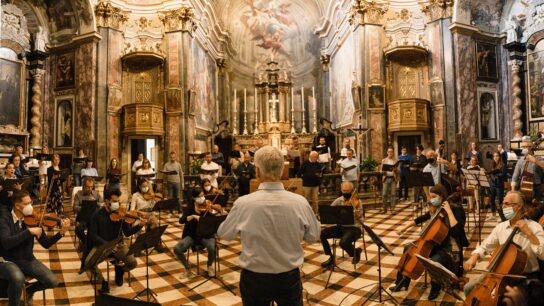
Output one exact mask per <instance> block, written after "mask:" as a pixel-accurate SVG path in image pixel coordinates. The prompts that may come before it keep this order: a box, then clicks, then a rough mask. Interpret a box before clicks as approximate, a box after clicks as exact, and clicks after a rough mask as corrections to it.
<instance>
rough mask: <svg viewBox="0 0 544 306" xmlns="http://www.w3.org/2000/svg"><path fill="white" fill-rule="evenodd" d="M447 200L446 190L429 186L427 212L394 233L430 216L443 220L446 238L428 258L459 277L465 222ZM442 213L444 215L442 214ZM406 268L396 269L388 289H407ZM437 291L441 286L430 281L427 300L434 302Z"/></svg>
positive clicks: (465, 241) (429, 218) (441, 186)
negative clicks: (393, 281)
mask: <svg viewBox="0 0 544 306" xmlns="http://www.w3.org/2000/svg"><path fill="white" fill-rule="evenodd" d="M447 198H448V193H447V191H446V188H445V187H444V186H443V185H442V184H437V185H434V186H433V187H431V189H430V191H429V200H430V201H429V202H430V207H429V211H428V212H427V213H426V214H424V215H422V216H420V217H418V218H416V219H415V220H414V221H410V222H409V223H408V224H406V225H405V226H402V227H400V228H399V230H398V231H397V234H399V235H401V234H402V233H403V232H405V231H406V230H408V229H409V228H412V227H414V226H416V225H419V224H421V223H423V222H426V221H429V220H431V219H433V217H441V218H443V220H444V222H445V223H446V224H447V229H448V233H447V236H446V238H445V239H444V240H443V242H442V243H441V244H439V245H435V246H434V247H433V248H432V250H431V252H430V256H429V258H430V259H432V260H434V261H436V262H439V263H440V264H442V265H443V266H444V267H446V268H447V269H449V270H450V271H453V272H454V273H457V274H460V273H461V272H460V271H457V270H458V268H459V267H460V265H461V264H462V261H463V259H462V258H463V257H462V254H463V253H462V249H463V247H466V246H468V245H469V242H468V239H467V237H466V233H465V229H464V226H465V221H466V217H465V211H464V210H463V208H462V207H461V206H459V205H457V204H454V203H453V202H452V203H450V202H449V201H447V200H446V199H447ZM440 208H442V209H440ZM437 213H440V214H442V215H440V216H436V214H437ZM444 213H445V215H446V216H444V215H443V214H444ZM435 220H436V219H435ZM452 242H455V243H452ZM417 244H418V243H417V242H415V243H414V244H407V245H406V246H405V247H404V253H406V252H407V251H408V249H409V248H410V247H412V246H415V245H417ZM404 256H406V254H405V255H403V257H402V258H401V260H402V259H403V258H404ZM405 268H406V265H404V266H400V267H399V269H398V272H397V279H396V280H395V285H394V286H392V287H391V288H389V290H391V291H393V292H398V291H400V290H403V289H405V290H407V289H408V286H409V285H410V280H411V279H410V277H408V276H405V275H404V274H405V273H404V272H405V271H404V269H405ZM440 289H441V287H440V285H439V284H438V283H436V282H434V281H433V280H431V291H430V292H429V297H428V299H429V300H430V301H432V300H434V299H436V298H437V297H438V295H439V294H440Z"/></svg>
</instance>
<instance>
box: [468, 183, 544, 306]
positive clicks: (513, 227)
mask: <svg viewBox="0 0 544 306" xmlns="http://www.w3.org/2000/svg"><path fill="white" fill-rule="evenodd" d="M529 210H530V209H529V207H528V206H527V205H525V202H524V197H523V195H522V194H521V193H520V192H518V191H510V192H508V193H507V194H506V196H505V197H504V201H503V203H502V211H503V214H504V217H505V218H506V219H507V221H504V222H501V223H499V224H497V226H495V228H494V229H493V231H491V234H489V236H487V238H486V239H485V240H484V241H483V242H482V243H481V244H480V245H479V246H477V247H476V249H475V250H474V251H473V252H472V255H471V256H470V258H469V259H468V260H467V261H466V262H465V265H464V268H465V271H471V270H472V269H474V267H475V266H476V263H477V262H478V260H479V259H481V258H483V257H484V256H485V255H486V254H492V253H493V255H492V257H491V259H490V261H489V262H490V266H489V267H488V270H490V271H485V272H495V273H497V274H499V273H502V274H521V275H524V276H526V277H527V278H538V277H539V271H540V268H539V263H538V260H539V259H540V260H544V230H543V229H542V225H540V224H538V223H537V222H535V221H532V220H530V219H528V218H527V216H526V215H527V212H528V211H529ZM507 244H511V246H514V245H515V248H516V249H517V250H518V254H517V256H515V257H516V258H507V257H504V255H500V254H501V253H500V252H497V250H500V249H503V248H504V247H505V246H507ZM503 254H504V253H503ZM522 254H525V255H522ZM499 257H500V258H499ZM518 258H519V259H521V260H522V262H521V263H520V264H519V267H520V270H519V271H513V270H511V271H506V272H504V271H495V269H494V268H495V267H494V266H495V265H496V264H500V263H499V262H500V261H504V260H506V261H508V260H518ZM503 264H504V262H503ZM495 273H494V274H495ZM485 277H486V274H485V273H484V274H482V275H480V276H479V277H477V278H474V279H472V280H471V281H470V282H469V283H468V284H466V285H465V295H467V298H468V297H469V294H470V293H471V291H473V290H475V289H476V288H477V285H478V284H480V283H482V282H483V281H484V278H485ZM510 286H512V284H510ZM501 294H502V293H501ZM469 305H470V304H469Z"/></svg>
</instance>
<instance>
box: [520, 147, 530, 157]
mask: <svg viewBox="0 0 544 306" xmlns="http://www.w3.org/2000/svg"><path fill="white" fill-rule="evenodd" d="M527 154H529V149H527V148H524V149H522V150H521V155H523V156H525V155H527Z"/></svg>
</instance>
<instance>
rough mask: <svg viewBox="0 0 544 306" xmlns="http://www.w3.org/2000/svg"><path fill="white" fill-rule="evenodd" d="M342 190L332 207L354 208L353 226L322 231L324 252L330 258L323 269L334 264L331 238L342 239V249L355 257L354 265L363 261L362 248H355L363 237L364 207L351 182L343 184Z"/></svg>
mask: <svg viewBox="0 0 544 306" xmlns="http://www.w3.org/2000/svg"><path fill="white" fill-rule="evenodd" d="M340 188H341V190H342V196H341V197H339V198H337V199H336V200H334V201H333V202H332V204H331V206H344V205H346V206H347V205H351V206H353V208H354V220H353V225H347V226H331V227H328V228H326V229H324V230H322V231H321V244H322V245H323V251H324V252H325V255H329V256H330V258H329V259H328V260H327V261H325V262H323V263H321V266H322V267H328V266H331V265H333V264H334V257H333V256H332V252H331V247H330V245H329V242H328V240H327V239H330V238H340V247H342V249H343V250H344V251H346V253H348V254H349V256H351V257H353V260H352V262H353V264H356V263H358V262H359V261H360V260H361V248H356V249H354V247H353V246H354V245H355V241H357V239H359V237H361V224H362V223H363V215H362V207H361V204H360V201H359V199H358V197H357V191H355V192H354V187H353V184H352V183H351V182H343V183H342V186H341V187H340Z"/></svg>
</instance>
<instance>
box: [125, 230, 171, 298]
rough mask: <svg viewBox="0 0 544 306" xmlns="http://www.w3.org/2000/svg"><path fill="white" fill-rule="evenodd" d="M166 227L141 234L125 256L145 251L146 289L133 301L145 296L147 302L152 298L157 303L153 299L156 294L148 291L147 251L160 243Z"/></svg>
mask: <svg viewBox="0 0 544 306" xmlns="http://www.w3.org/2000/svg"><path fill="white" fill-rule="evenodd" d="M167 227H168V225H163V226H159V227H156V228H153V229H150V230H149V231H146V232H145V233H143V234H141V235H140V236H138V238H136V241H134V243H132V245H131V246H130V248H129V250H128V253H127V255H131V254H137V253H139V252H141V251H143V250H145V283H146V288H145V289H144V290H142V291H140V292H138V294H136V296H134V298H133V299H140V296H142V295H146V296H147V302H149V300H150V299H151V298H152V299H153V300H154V301H155V302H158V300H157V298H156V297H155V296H156V295H157V294H156V293H155V292H153V290H151V289H149V249H150V248H152V247H154V246H156V245H157V243H159V242H160V240H161V236H162V234H164V231H165V230H166V228H167Z"/></svg>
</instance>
